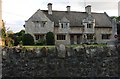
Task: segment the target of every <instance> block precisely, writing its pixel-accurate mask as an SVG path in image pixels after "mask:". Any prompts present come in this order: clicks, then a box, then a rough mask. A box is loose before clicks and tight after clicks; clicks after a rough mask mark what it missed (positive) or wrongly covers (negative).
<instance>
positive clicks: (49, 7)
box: [48, 3, 52, 15]
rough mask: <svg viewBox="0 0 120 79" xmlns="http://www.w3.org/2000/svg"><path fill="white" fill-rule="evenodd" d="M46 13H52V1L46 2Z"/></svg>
mask: <svg viewBox="0 0 120 79" xmlns="http://www.w3.org/2000/svg"><path fill="white" fill-rule="evenodd" d="M48 14H50V15H51V14H52V3H48Z"/></svg>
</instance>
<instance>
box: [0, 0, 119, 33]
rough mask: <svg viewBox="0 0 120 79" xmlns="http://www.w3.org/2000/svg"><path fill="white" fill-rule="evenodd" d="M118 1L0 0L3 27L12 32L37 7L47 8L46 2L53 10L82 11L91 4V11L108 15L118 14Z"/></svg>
mask: <svg viewBox="0 0 120 79" xmlns="http://www.w3.org/2000/svg"><path fill="white" fill-rule="evenodd" d="M118 1H120V0H2V14H3V15H2V18H3V20H4V22H5V27H6V28H9V30H12V31H13V32H19V31H20V30H21V29H24V27H23V25H24V24H25V20H27V19H28V18H29V17H30V16H32V15H33V14H34V13H35V12H36V11H37V10H38V9H41V10H47V4H48V3H52V4H53V10H62V11H65V10H66V6H67V5H69V6H71V11H82V12H84V11H85V10H84V7H85V6H86V5H91V6H92V11H93V12H101V13H103V12H106V13H107V14H108V15H109V16H118Z"/></svg>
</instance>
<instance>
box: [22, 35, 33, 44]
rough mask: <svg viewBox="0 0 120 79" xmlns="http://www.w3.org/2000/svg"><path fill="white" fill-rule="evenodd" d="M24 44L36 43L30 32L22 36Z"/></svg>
mask: <svg viewBox="0 0 120 79" xmlns="http://www.w3.org/2000/svg"><path fill="white" fill-rule="evenodd" d="M22 43H23V45H34V38H33V36H32V35H30V34H24V35H23V37H22Z"/></svg>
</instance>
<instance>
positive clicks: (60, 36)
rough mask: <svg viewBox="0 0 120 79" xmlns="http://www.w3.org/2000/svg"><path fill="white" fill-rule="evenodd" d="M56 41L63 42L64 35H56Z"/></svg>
mask: <svg viewBox="0 0 120 79" xmlns="http://www.w3.org/2000/svg"><path fill="white" fill-rule="evenodd" d="M57 40H65V35H57Z"/></svg>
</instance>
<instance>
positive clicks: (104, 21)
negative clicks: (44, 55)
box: [28, 9, 112, 27]
mask: <svg viewBox="0 0 120 79" xmlns="http://www.w3.org/2000/svg"><path fill="white" fill-rule="evenodd" d="M39 11H40V9H39V10H37V12H36V13H35V14H33V16H31V17H30V18H29V19H36V20H39V19H40V18H39V17H40V15H39ZM41 11H43V12H44V14H45V15H46V16H47V17H48V18H49V19H50V20H51V21H53V22H54V23H55V26H58V24H59V20H61V19H62V18H63V17H66V19H67V20H69V21H70V26H83V25H82V20H83V19H85V18H87V16H88V14H87V13H86V12H76V11H70V12H67V11H52V15H49V14H48V10H41ZM92 16H93V18H94V19H95V24H96V27H112V26H111V25H112V24H111V23H112V22H111V20H110V18H109V16H108V15H107V14H106V13H92ZM35 17H36V18H35ZM29 19H28V20H29Z"/></svg>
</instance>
